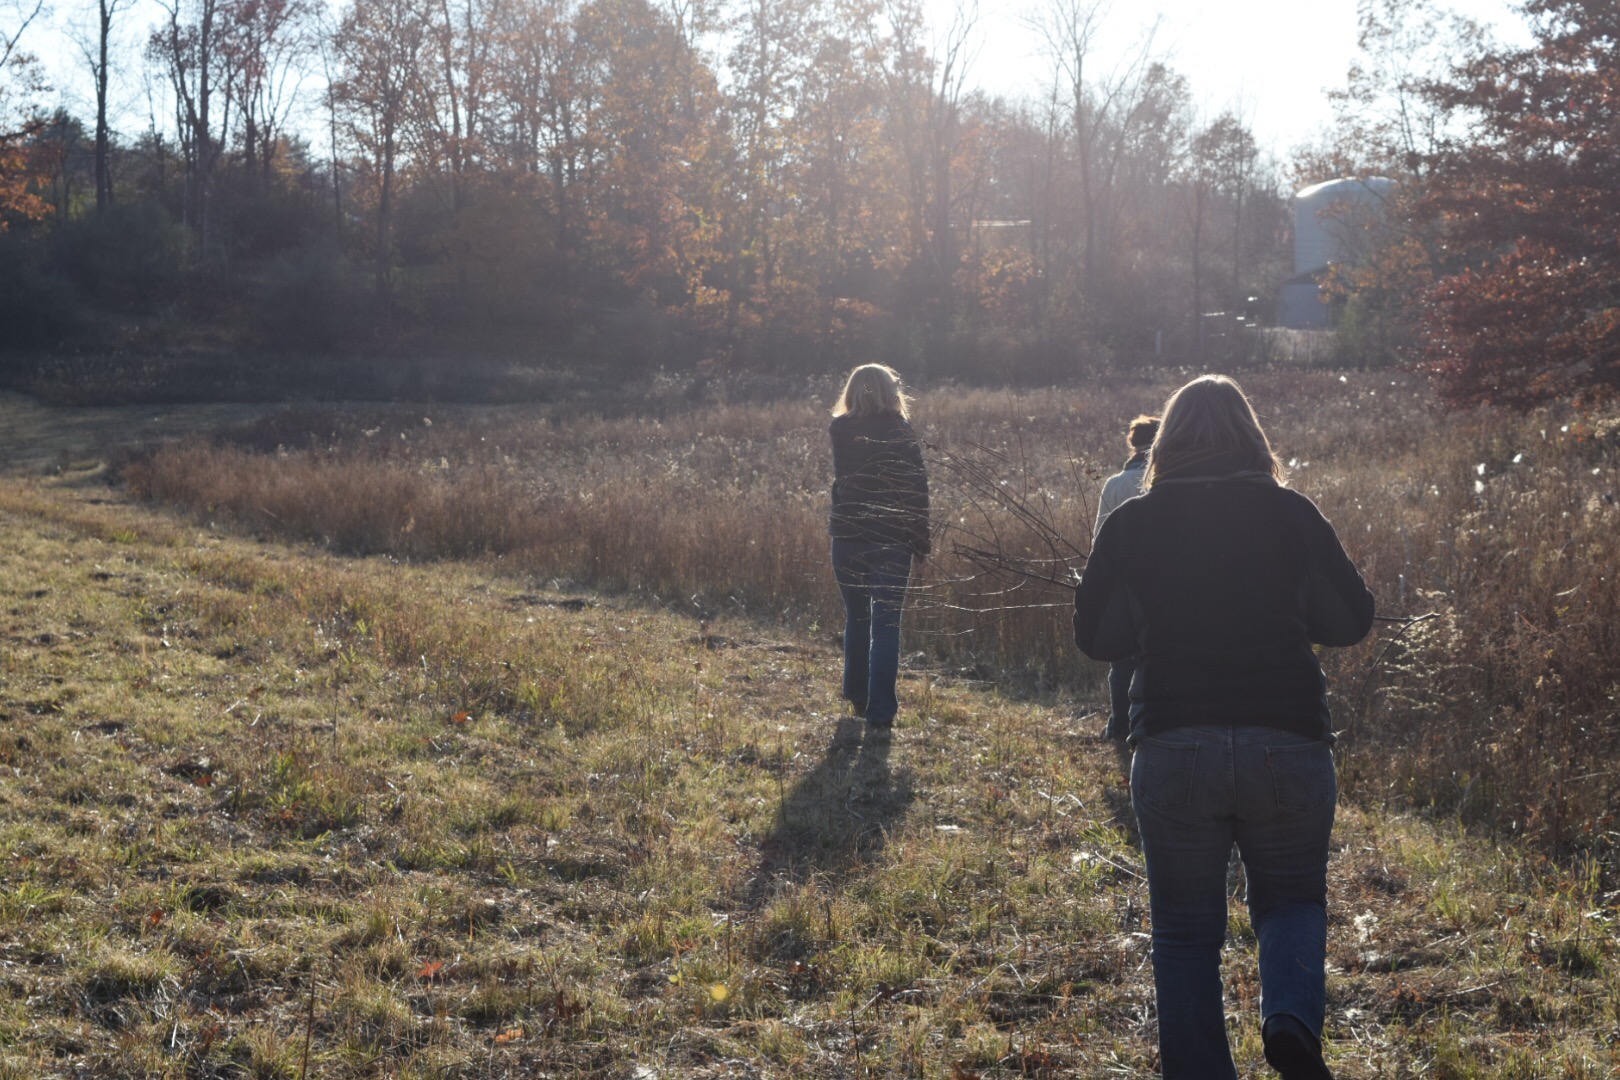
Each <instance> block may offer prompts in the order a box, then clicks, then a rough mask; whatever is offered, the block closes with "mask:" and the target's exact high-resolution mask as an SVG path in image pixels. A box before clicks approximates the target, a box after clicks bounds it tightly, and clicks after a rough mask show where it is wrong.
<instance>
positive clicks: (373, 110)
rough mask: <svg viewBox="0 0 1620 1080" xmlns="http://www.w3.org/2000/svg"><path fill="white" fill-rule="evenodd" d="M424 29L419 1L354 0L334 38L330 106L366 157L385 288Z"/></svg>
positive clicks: (377, 270)
mask: <svg viewBox="0 0 1620 1080" xmlns="http://www.w3.org/2000/svg"><path fill="white" fill-rule="evenodd" d="M427 34H428V31H427V18H426V12H425V10H424V8H423V6H422V5H421V4H418V3H412V2H410V0H405V2H396V0H354V2H353V3H351V4H350V5H349V7H348V9H347V10H346V11H345V12H344V13H343V17H342V20H341V22H340V24H339V26H338V29H337V33H336V35H335V36H334V39H333V46H334V51H335V52H336V55H337V61H338V68H339V70H338V78H337V79H336V80H335V81H334V82H333V83H332V86H331V89H330V91H329V94H330V106H331V108H332V109H333V111H334V113H335V115H337V116H339V117H341V119H342V124H343V127H344V130H345V131H346V133H347V134H348V137H349V139H350V140H351V142H352V144H353V146H354V147H355V149H357V150H358V151H359V153H360V155H361V157H362V161H363V164H364V172H363V176H364V178H365V180H366V186H367V189H368V196H369V201H370V203H371V213H372V228H371V234H372V244H371V248H372V250H371V256H372V265H373V275H374V278H375V280H376V284H377V290H378V292H379V293H383V294H386V293H387V292H388V291H389V288H390V285H391V283H392V280H393V260H394V248H393V236H394V232H393V230H394V201H395V197H396V192H395V184H396V179H397V174H398V172H399V167H400V163H401V159H402V157H403V156H404V145H403V144H404V137H405V130H406V124H407V123H408V120H409V110H410V105H411V100H412V95H413V94H414V93H415V90H416V80H417V79H418V77H419V73H420V65H421V63H422V62H423V56H424V52H425V50H426V48H427Z"/></svg>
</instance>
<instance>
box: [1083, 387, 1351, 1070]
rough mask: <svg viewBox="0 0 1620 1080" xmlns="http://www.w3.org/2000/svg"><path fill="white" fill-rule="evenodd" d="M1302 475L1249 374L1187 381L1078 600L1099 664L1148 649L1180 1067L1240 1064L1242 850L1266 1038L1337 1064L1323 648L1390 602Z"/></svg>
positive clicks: (1135, 765) (1145, 833) (1167, 997)
mask: <svg viewBox="0 0 1620 1080" xmlns="http://www.w3.org/2000/svg"><path fill="white" fill-rule="evenodd" d="M1282 478H1283V470H1282V466H1281V464H1280V463H1279V462H1278V460H1277V458H1276V456H1275V455H1274V454H1273V452H1272V449H1271V444H1270V442H1268V441H1267V439H1266V435H1265V432H1264V431H1262V430H1261V428H1260V424H1259V422H1258V421H1257V420H1256V419H1255V415H1254V410H1253V408H1251V407H1250V405H1249V402H1248V399H1247V398H1245V397H1244V396H1243V391H1242V390H1241V389H1240V388H1239V387H1238V385H1237V383H1235V382H1233V381H1232V380H1231V379H1228V378H1226V377H1225V376H1220V375H1209V376H1204V377H1202V378H1198V379H1194V380H1193V381H1192V382H1190V383H1188V384H1187V385H1185V386H1183V387H1182V388H1181V389H1179V390H1177V391H1176V392H1175V393H1174V394H1173V395H1171V397H1170V400H1169V401H1168V402H1167V403H1166V405H1165V409H1164V419H1163V422H1162V423H1161V424H1160V426H1159V434H1158V437H1157V439H1155V440H1154V444H1153V450H1152V452H1151V454H1150V455H1149V457H1148V466H1147V475H1146V477H1145V478H1144V485H1143V486H1144V488H1145V489H1146V490H1145V493H1144V494H1143V495H1142V496H1141V497H1140V498H1136V499H1131V500H1129V501H1127V502H1125V503H1124V504H1123V505H1121V506H1120V507H1119V508H1118V509H1117V510H1115V511H1114V512H1113V513H1112V514H1111V515H1109V517H1108V520H1107V521H1106V522H1104V523H1103V527H1102V530H1101V532H1099V533H1098V535H1097V540H1096V543H1095V544H1094V545H1093V547H1092V550H1091V556H1090V558H1089V559H1088V560H1087V562H1086V568H1085V573H1084V574H1083V575H1082V576H1081V579H1080V585H1079V587H1078V588H1077V589H1076V590H1075V597H1074V637H1075V642H1076V643H1077V644H1078V645H1079V646H1080V649H1081V651H1082V652H1084V653H1085V654H1086V655H1087V656H1090V657H1092V658H1094V659H1097V660H1119V659H1122V658H1124V657H1127V656H1136V657H1138V663H1139V667H1138V669H1137V673H1136V678H1135V679H1134V680H1133V683H1132V686H1131V733H1130V740H1129V741H1130V745H1131V746H1132V747H1133V749H1134V754H1133V756H1132V759H1131V803H1132V805H1133V807H1134V808H1135V811H1136V820H1137V826H1138V828H1139V831H1140V834H1141V838H1142V854H1143V858H1144V860H1145V862H1146V863H1147V875H1148V904H1149V909H1150V911H1151V915H1152V919H1153V979H1154V989H1155V994H1156V997H1157V999H1158V1007H1159V1056H1160V1062H1161V1065H1162V1067H1163V1070H1164V1076H1165V1078H1166V1080H1183V1078H1186V1080H1235V1078H1236V1076H1237V1070H1236V1069H1235V1067H1234V1066H1233V1063H1232V1052H1231V1048H1230V1046H1229V1045H1228V1043H1227V1036H1226V1017H1225V1010H1224V1008H1223V1004H1222V994H1221V974H1220V965H1221V946H1222V943H1223V942H1224V940H1225V938H1226V927H1227V914H1226V868H1227V859H1228V857H1229V856H1230V854H1231V851H1232V847H1233V845H1234V844H1235V845H1236V846H1237V850H1238V854H1239V855H1240V856H1241V857H1242V859H1243V866H1244V871H1245V877H1246V879H1247V885H1248V895H1247V901H1248V907H1249V924H1250V925H1251V926H1252V927H1253V928H1254V932H1255V936H1256V937H1257V938H1258V939H1259V947H1260V1014H1261V1039H1262V1042H1263V1044H1264V1047H1265V1056H1266V1060H1267V1061H1268V1062H1270V1063H1271V1065H1272V1066H1273V1067H1274V1068H1275V1069H1276V1070H1277V1071H1278V1072H1280V1073H1281V1074H1282V1075H1283V1077H1284V1078H1285V1080H1331V1077H1332V1073H1330V1072H1329V1071H1328V1067H1327V1064H1326V1062H1325V1061H1324V1059H1323V1054H1322V1023H1323V1019H1324V1015H1325V1011H1326V994H1325V982H1326V980H1325V975H1324V971H1325V962H1326V951H1327V859H1328V838H1329V835H1330V834H1331V832H1332V829H1333V815H1334V804H1335V802H1336V799H1337V785H1336V781H1335V776H1334V764H1333V751H1332V746H1331V744H1332V742H1333V734H1332V730H1331V728H1330V726H1329V716H1328V707H1327V682H1326V679H1325V678H1324V677H1323V674H1322V667H1321V665H1320V664H1319V663H1318V662H1317V659H1316V654H1315V652H1314V650H1313V648H1312V646H1313V644H1315V645H1353V644H1354V643H1356V642H1358V641H1360V640H1361V639H1362V638H1363V637H1365V636H1366V634H1367V632H1368V630H1370V629H1371V628H1372V622H1373V597H1372V594H1371V593H1370V592H1369V591H1368V590H1367V586H1366V584H1365V583H1364V582H1363V581H1362V578H1361V575H1360V573H1358V572H1357V570H1356V568H1355V566H1354V564H1352V563H1351V561H1350V558H1349V556H1347V555H1346V554H1345V551H1344V547H1343V546H1342V545H1341V544H1340V543H1339V538H1338V535H1337V534H1336V533H1335V532H1334V531H1333V526H1332V525H1330V524H1329V523H1328V521H1327V519H1326V518H1324V517H1323V516H1322V514H1321V512H1320V511H1318V510H1317V508H1316V506H1315V505H1314V504H1313V503H1312V502H1311V500H1310V499H1308V498H1306V497H1305V496H1304V495H1301V494H1298V493H1297V492H1294V491H1290V490H1289V489H1287V488H1286V487H1284V486H1282V483H1281V480H1282Z"/></svg>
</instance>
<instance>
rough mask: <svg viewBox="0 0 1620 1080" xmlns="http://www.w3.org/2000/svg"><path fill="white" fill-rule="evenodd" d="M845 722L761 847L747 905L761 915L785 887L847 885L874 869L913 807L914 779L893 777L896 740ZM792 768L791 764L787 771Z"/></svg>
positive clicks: (785, 800)
mask: <svg viewBox="0 0 1620 1080" xmlns="http://www.w3.org/2000/svg"><path fill="white" fill-rule="evenodd" d="M865 727H866V725H865V724H864V723H863V722H862V721H860V720H857V719H855V718H854V717H848V716H846V717H842V718H840V719H839V721H838V726H837V728H836V729H835V730H834V732H833V739H832V742H831V744H830V745H829V746H828V747H827V752H826V756H825V757H823V758H822V760H821V761H820V763H818V764H817V765H816V766H815V768H813V769H811V770H810V771H809V772H807V773H805V774H804V775H803V776H801V777H800V778H799V779H798V781H796V782H795V783H794V785H793V787H792V790H790V791H786V792H785V793H784V794H783V797H782V803H781V806H780V807H779V808H778V809H777V812H776V822H775V824H774V825H773V826H772V828H771V831H770V832H769V833H768V834H766V836H765V838H764V839H763V840H762V841H761V843H760V863H759V866H758V867H757V868H756V869H755V870H754V873H753V876H752V877H751V878H750V879H749V883H748V890H747V895H746V896H745V897H744V903H745V904H746V905H747V906H748V907H751V908H752V907H758V906H759V905H760V904H762V903H763V902H764V901H765V900H767V899H768V898H769V897H770V895H771V893H772V892H773V891H775V890H776V889H778V888H780V887H781V886H782V885H784V884H803V883H804V882H806V881H809V880H811V879H812V878H817V879H826V878H833V879H837V878H841V877H845V876H847V875H849V874H850V873H852V872H854V871H855V870H857V869H859V868H860V867H863V866H868V865H871V863H873V862H874V861H875V860H876V859H877V858H878V856H879V855H880V854H881V853H882V851H883V846H884V844H885V843H886V841H887V839H888V834H889V830H890V829H891V828H892V827H893V826H894V825H895V824H896V823H897V822H899V821H900V820H901V819H902V818H904V817H905V815H906V812H907V811H908V809H909V808H910V806H911V802H912V799H913V798H914V797H915V793H914V792H913V790H912V787H911V777H910V773H909V772H908V771H904V770H902V772H901V773H900V775H899V777H898V778H897V777H895V776H893V775H891V773H890V771H889V738H888V736H887V734H883V735H879V736H877V737H874V736H873V735H872V734H871V733H870V732H865V733H864V734H865V737H864V738H863V737H862V736H863V730H864V729H865ZM783 767H784V768H785V767H786V763H785V762H784V763H783Z"/></svg>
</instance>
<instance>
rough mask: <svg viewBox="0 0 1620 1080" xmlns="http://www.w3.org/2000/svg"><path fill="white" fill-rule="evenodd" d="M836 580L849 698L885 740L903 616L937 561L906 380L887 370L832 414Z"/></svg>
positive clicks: (867, 371)
mask: <svg viewBox="0 0 1620 1080" xmlns="http://www.w3.org/2000/svg"><path fill="white" fill-rule="evenodd" d="M832 414H833V420H832V424H831V425H830V427H829V428H828V432H829V434H830V435H831V436H832V452H833V486H832V517H831V521H830V522H829V525H828V532H829V533H831V535H832V564H833V575H834V577H836V578H837V580H838V591H839V592H840V593H841V594H842V595H843V598H844V697H845V699H847V700H848V701H849V702H850V704H851V705H852V706H853V708H854V711H855V715H857V716H863V717H865V718H866V725H867V730H868V731H870V732H873V733H878V734H885V733H887V732H888V730H889V729H890V727H891V726H892V725H893V724H894V715H895V713H896V712H897V711H898V708H899V705H898V703H897V701H896V699H895V690H894V684H895V679H896V678H897V676H898V674H899V667H900V609H901V606H902V604H903V602H904V599H905V590H906V582H907V580H908V578H909V577H910V573H911V567H912V562H913V561H914V560H915V562H916V563H917V569H918V571H919V573H920V572H921V570H922V569H923V566H924V565H925V564H926V562H927V559H928V553H929V540H928V475H927V473H926V471H925V470H924V468H923V461H922V448H921V446H920V445H919V444H918V442H917V435H916V433H915V432H913V431H912V430H911V425H910V423H908V422H907V417H908V416H909V414H910V402H909V401H908V400H907V398H906V395H905V394H904V393H903V392H902V391H901V389H900V378H899V376H898V375H896V374H895V372H894V371H893V369H891V368H888V367H885V366H884V365H882V364H863V365H861V366H860V367H858V368H856V369H855V370H854V371H852V372H850V374H849V379H848V380H847V381H846V382H845V383H844V389H843V392H842V393H840V394H839V395H838V402H837V404H835V405H834V406H833V410H832Z"/></svg>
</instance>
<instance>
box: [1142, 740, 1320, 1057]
mask: <svg viewBox="0 0 1620 1080" xmlns="http://www.w3.org/2000/svg"><path fill="white" fill-rule="evenodd" d="M1337 797H1338V784H1337V780H1336V778H1335V776H1334V771H1333V751H1332V749H1331V748H1329V746H1328V745H1327V744H1326V743H1324V742H1320V741H1318V740H1315V739H1310V738H1306V737H1305V736H1303V735H1295V734H1293V733H1291V732H1286V731H1278V730H1276V729H1274V728H1265V727H1200V728H1175V729H1173V730H1170V731H1167V732H1163V733H1161V734H1158V735H1152V736H1145V737H1143V738H1142V739H1141V740H1140V741H1139V742H1138V743H1137V744H1136V754H1135V756H1134V757H1133V758H1132V760H1131V803H1132V805H1133V806H1134V807H1135V809H1136V820H1137V825H1138V828H1139V829H1140V831H1141V835H1142V854H1143V856H1144V857H1145V859H1146V861H1147V873H1148V903H1149V907H1150V910H1151V912H1152V916H1153V982H1154V989H1155V991H1156V993H1157V997H1158V1003H1159V1057H1160V1061H1161V1064H1162V1066H1163V1069H1164V1076H1165V1080H1177V1078H1182V1077H1185V1078H1192V1080H1215V1078H1225V1080H1236V1077H1237V1070H1236V1068H1235V1067H1234V1066H1233V1064H1232V1051H1231V1048H1230V1047H1229V1046H1228V1045H1227V1040H1226V1014H1225V1009H1224V1007H1223V1005H1222V993H1221V946H1222V944H1223V942H1224V941H1225V940H1226V867H1227V860H1228V858H1229V857H1230V855H1231V852H1232V845H1233V844H1236V845H1237V849H1238V853H1239V854H1240V855H1241V856H1242V857H1243V868H1244V872H1245V876H1246V877H1247V879H1248V903H1249V924H1250V925H1251V926H1253V927H1254V931H1255V935H1256V936H1257V937H1258V938H1259V941H1260V1015H1261V1022H1262V1023H1264V1021H1265V1020H1266V1019H1269V1018H1270V1017H1272V1016H1275V1015H1277V1014H1279V1013H1287V1014H1289V1015H1291V1016H1294V1017H1296V1018H1297V1019H1299V1020H1300V1021H1301V1022H1302V1023H1304V1024H1305V1026H1306V1027H1308V1028H1309V1029H1310V1030H1311V1031H1312V1033H1314V1034H1315V1035H1316V1036H1317V1037H1318V1038H1320V1037H1321V1034H1322V1019H1323V1014H1324V1012H1325V1010H1326V992H1325V988H1324V983H1325V978H1324V973H1323V966H1324V962H1325V959H1326V953H1327V857H1328V836H1329V834H1330V833H1331V832H1332V831H1333V811H1334V803H1335V801H1336V800H1337Z"/></svg>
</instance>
